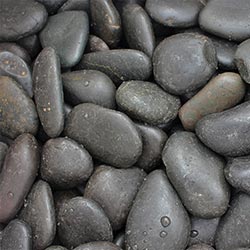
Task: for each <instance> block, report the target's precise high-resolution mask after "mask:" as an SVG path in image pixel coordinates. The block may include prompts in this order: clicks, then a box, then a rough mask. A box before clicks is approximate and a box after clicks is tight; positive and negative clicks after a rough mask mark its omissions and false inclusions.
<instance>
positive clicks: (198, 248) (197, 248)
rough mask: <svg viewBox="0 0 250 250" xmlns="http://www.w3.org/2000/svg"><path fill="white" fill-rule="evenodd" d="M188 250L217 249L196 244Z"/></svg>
mask: <svg viewBox="0 0 250 250" xmlns="http://www.w3.org/2000/svg"><path fill="white" fill-rule="evenodd" d="M187 250H215V249H214V248H213V247H211V246H209V245H206V244H196V245H193V246H191V247H189V248H187Z"/></svg>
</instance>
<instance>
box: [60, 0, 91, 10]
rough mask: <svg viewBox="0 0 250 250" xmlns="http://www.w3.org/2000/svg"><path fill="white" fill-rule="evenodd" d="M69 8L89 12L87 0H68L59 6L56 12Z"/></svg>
mask: <svg viewBox="0 0 250 250" xmlns="http://www.w3.org/2000/svg"><path fill="white" fill-rule="evenodd" d="M69 10H82V11H86V12H89V0H68V1H66V2H65V3H64V4H63V5H62V6H61V8H60V9H59V10H58V13H59V12H62V11H69Z"/></svg>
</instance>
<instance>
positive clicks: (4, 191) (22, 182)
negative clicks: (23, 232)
mask: <svg viewBox="0 0 250 250" xmlns="http://www.w3.org/2000/svg"><path fill="white" fill-rule="evenodd" d="M39 160H40V156H39V149H38V144H37V141H36V139H35V138H34V137H33V136H32V135H30V134H22V135H20V136H19V137H17V139H16V140H15V141H14V142H13V143H12V145H11V146H10V148H9V150H8V152H7V155H6V156H5V160H4V165H3V169H2V171H1V174H0V222H8V221H9V220H10V219H12V218H13V217H14V216H15V215H16V214H17V212H18V210H19V209H20V208H21V206H22V205H23V202H24V199H25V197H26V195H27V194H28V192H29V190H30V188H31V186H32V184H33V182H34V180H35V178H36V174H37V171H38V168H39Z"/></svg>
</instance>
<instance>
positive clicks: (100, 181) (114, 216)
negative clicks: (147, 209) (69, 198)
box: [84, 166, 146, 231]
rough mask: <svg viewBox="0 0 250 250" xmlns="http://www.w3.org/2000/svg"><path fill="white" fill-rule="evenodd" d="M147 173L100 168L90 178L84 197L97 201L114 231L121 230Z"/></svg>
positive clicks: (136, 170) (135, 169) (133, 169)
mask: <svg viewBox="0 0 250 250" xmlns="http://www.w3.org/2000/svg"><path fill="white" fill-rule="evenodd" d="M145 176H146V174H145V172H144V171H143V170H141V169H139V168H129V169H116V168H113V167H109V166H100V167H98V168H97V169H96V171H95V172H94V173H93V175H92V176H91V177H90V179H89V181H88V183H87V185H86V188H85V191H84V197H87V198H89V199H92V200H94V201H96V202H97V203H98V204H99V205H101V207H102V208H103V210H104V212H105V213H106V215H107V216H108V218H109V220H110V223H111V226H112V228H113V230H115V231H117V230H119V229H121V228H122V227H123V226H124V225H125V223H126V219H127V216H128V213H129V211H130V209H131V207H132V204H133V200H134V198H135V196H136V194H137V191H138V189H139V188H140V186H141V184H142V182H143V179H144V177H145Z"/></svg>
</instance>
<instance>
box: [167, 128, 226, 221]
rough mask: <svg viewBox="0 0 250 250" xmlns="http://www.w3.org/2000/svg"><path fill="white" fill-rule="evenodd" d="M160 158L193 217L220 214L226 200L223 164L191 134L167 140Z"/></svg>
mask: <svg viewBox="0 0 250 250" xmlns="http://www.w3.org/2000/svg"><path fill="white" fill-rule="evenodd" d="M162 159H163V162H164V164H165V166H166V171H167V175H168V177H169V179H170V181H171V183H172V184H173V186H174V187H175V189H176V191H177V193H178V194H179V196H180V198H181V200H182V201H183V204H184V205H185V207H186V208H187V209H188V211H189V212H190V213H191V214H193V215H194V216H197V217H202V218H214V217H220V216H221V215H223V214H224V213H225V212H226V210H227V206H228V203H229V199H230V190H229V186H228V185H227V183H226V180H225V178H224V172H223V169H224V166H225V165H224V161H223V160H222V159H221V158H220V157H219V156H217V155H216V154H215V153H214V152H212V151H211V150H210V149H208V148H206V147H205V146H204V145H203V144H202V143H201V142H200V141H199V140H198V138H197V137H196V136H195V134H193V133H191V132H177V133H175V134H173V135H172V136H171V137H170V138H169V139H168V141H167V143H166V145H165V147H164V149H163V152H162Z"/></svg>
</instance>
